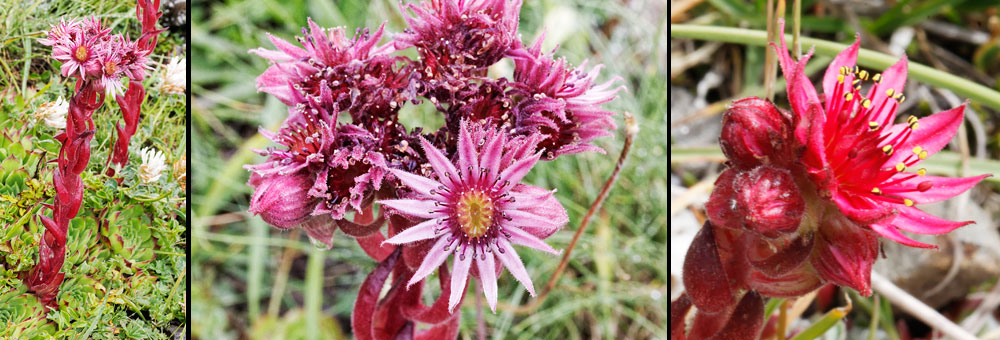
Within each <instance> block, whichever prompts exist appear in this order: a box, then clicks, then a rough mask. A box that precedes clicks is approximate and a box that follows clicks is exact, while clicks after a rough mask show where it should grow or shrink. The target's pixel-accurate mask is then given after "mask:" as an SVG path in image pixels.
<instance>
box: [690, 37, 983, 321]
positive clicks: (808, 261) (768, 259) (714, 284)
mask: <svg viewBox="0 0 1000 340" xmlns="http://www.w3.org/2000/svg"><path fill="white" fill-rule="evenodd" d="M783 28H784V23H783V22H781V24H780V25H779V31H784V30H783ZM779 36H780V37H781V46H780V48H779V47H778V46H777V45H775V44H771V46H772V47H774V48H775V50H776V51H777V52H778V60H779V62H780V64H781V69H782V73H783V74H784V76H785V78H786V79H787V81H788V82H787V90H788V91H787V93H788V99H789V106H790V107H791V110H790V111H786V110H784V109H781V108H778V107H776V106H775V105H773V104H772V103H771V102H769V101H767V100H764V99H760V98H744V99H740V100H737V101H735V102H734V103H733V105H732V107H730V108H729V110H727V111H726V112H725V114H724V115H723V127H722V132H721V136H720V138H719V143H720V145H721V147H722V151H723V153H724V154H725V155H726V158H727V160H728V161H727V165H728V166H729V167H728V168H727V169H726V170H725V171H723V172H722V173H721V174H720V175H719V178H718V179H717V180H716V182H715V185H716V187H715V189H714V191H713V192H712V195H711V197H710V198H709V201H708V203H707V204H706V206H705V208H706V211H707V215H708V221H706V222H705V225H704V226H703V227H702V229H701V231H700V232H699V233H698V235H697V236H695V240H694V243H693V244H692V245H691V248H690V249H689V250H688V253H687V257H686V258H685V262H684V268H683V273H684V286H685V288H686V290H687V292H686V293H685V294H683V295H682V296H681V297H680V298H678V299H677V300H676V301H674V302H673V303H672V308H671V339H704V338H709V337H712V338H713V339H715V338H717V339H757V337H758V336H759V335H760V333H761V330H762V329H763V325H764V320H763V316H764V304H763V298H764V297H796V296H800V295H803V294H806V293H808V292H810V291H813V290H815V289H817V288H819V287H820V286H822V285H824V284H834V285H837V286H842V287H847V288H851V289H854V290H856V291H858V292H859V293H860V294H861V295H863V296H869V295H871V294H872V289H871V271H872V264H873V263H874V262H875V259H876V257H877V256H878V252H879V242H880V237H884V238H887V239H890V240H892V241H895V242H898V243H900V244H904V245H907V246H911V247H920V248H937V246H934V245H930V244H925V243H921V242H918V241H915V240H913V239H911V238H910V237H909V236H907V235H906V234H904V233H903V232H910V233H917V234H944V233H948V232H950V231H952V230H955V229H956V228H959V227H962V226H965V225H968V224H970V223H972V222H971V221H965V222H955V221H949V220H945V219H942V218H939V217H935V216H933V215H930V214H928V213H926V212H924V211H922V210H920V209H919V208H918V205H919V204H925V203H933V202H938V201H942V200H945V199H948V198H950V197H954V196H956V195H958V194H961V193H962V192H965V191H966V190H968V189H970V188H972V187H973V186H975V185H976V183H979V181H981V180H982V179H983V178H985V177H988V176H990V175H982V176H976V177H968V178H949V177H938V176H931V175H928V174H927V170H926V169H924V168H921V167H920V163H921V162H922V161H923V160H925V159H927V158H928V157H930V156H932V155H933V154H934V153H936V152H938V151H940V150H941V149H942V148H944V146H945V145H946V144H947V143H948V142H949V141H950V140H951V139H952V137H954V135H955V133H956V132H957V129H958V128H959V126H960V125H961V123H962V114H963V112H964V110H965V105H966V104H963V105H961V106H958V107H956V108H953V109H950V110H947V111H944V112H939V113H935V114H932V115H930V116H927V117H924V118H917V117H914V116H908V117H907V118H906V119H897V110H898V108H899V105H900V104H901V103H902V102H903V101H905V100H906V97H905V95H904V94H903V93H904V92H903V85H904V84H905V83H906V71H907V59H906V57H905V56H903V58H901V59H900V60H899V61H898V62H897V63H896V64H894V65H893V66H891V67H889V68H888V69H886V70H885V71H883V72H881V73H873V72H869V71H867V70H863V69H860V68H859V67H858V66H857V55H858V48H859V45H860V36H859V37H858V39H857V40H856V41H855V42H854V44H852V45H850V46H849V47H848V48H847V49H845V50H844V51H842V52H840V54H838V55H837V57H836V58H835V59H834V60H833V62H832V63H831V64H830V65H829V66H828V67H827V70H826V72H825V74H824V77H823V83H822V87H823V88H822V89H823V94H822V96H820V95H818V94H817V91H816V89H815V88H814V87H813V85H812V84H811V83H810V81H809V78H808V77H807V76H806V74H805V65H806V62H807V61H808V60H809V58H810V57H811V55H812V52H810V53H808V54H806V55H804V56H803V57H802V58H801V59H799V60H795V59H793V58H792V57H791V56H790V55H789V53H788V49H787V47H786V45H785V40H784V35H783V34H782V35H779ZM897 121H898V122H897ZM692 306H694V307H696V308H697V311H696V312H695V316H694V322H693V324H692V325H691V327H690V330H689V331H688V330H687V328H686V327H685V318H686V315H687V314H688V311H689V310H690V308H691V307H692Z"/></svg>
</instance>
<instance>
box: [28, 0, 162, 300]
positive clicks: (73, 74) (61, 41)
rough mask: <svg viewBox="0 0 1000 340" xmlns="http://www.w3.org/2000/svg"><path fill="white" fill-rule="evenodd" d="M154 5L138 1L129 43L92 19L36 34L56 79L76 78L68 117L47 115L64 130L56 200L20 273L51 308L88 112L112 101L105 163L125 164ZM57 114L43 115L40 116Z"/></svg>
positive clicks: (79, 192)
mask: <svg viewBox="0 0 1000 340" xmlns="http://www.w3.org/2000/svg"><path fill="white" fill-rule="evenodd" d="M159 3H160V2H159V0H154V1H150V0H139V1H138V4H137V7H136V18H138V20H139V21H140V23H141V27H142V33H141V35H140V36H139V38H138V39H137V40H135V41H132V40H131V39H130V38H129V37H128V36H127V35H124V36H123V35H121V34H111V29H110V28H107V27H105V26H104V24H103V23H102V22H101V20H100V19H98V18H97V17H91V18H88V19H83V20H71V21H65V20H62V21H60V22H59V23H58V24H56V25H53V26H52V28H51V29H50V30H49V31H47V32H45V33H46V37H45V38H42V39H39V42H40V43H42V44H43V45H46V46H51V47H52V58H53V59H56V60H58V61H60V62H62V67H61V68H60V72H61V74H62V76H63V77H67V78H71V79H75V81H76V85H75V91H76V93H75V94H74V95H73V96H72V97H71V98H70V100H69V105H68V107H66V109H67V110H68V114H63V117H64V119H65V124H55V123H52V122H49V118H46V122H47V124H48V125H50V126H60V127H64V128H65V129H66V130H65V131H64V132H62V133H60V134H59V135H57V136H56V139H57V140H58V141H59V142H60V143H62V146H61V147H60V149H59V155H58V157H57V158H56V163H57V167H56V170H55V172H54V175H53V179H52V181H53V184H54V186H55V189H56V196H55V198H54V202H53V204H52V205H51V206H49V207H50V208H51V210H52V217H48V216H45V215H40V216H39V219H40V220H41V222H42V225H44V226H45V233H44V235H43V237H42V243H41V244H40V246H39V252H38V262H37V264H36V265H35V267H34V268H32V270H31V271H30V272H28V273H25V275H24V276H23V278H24V280H25V283H26V284H27V285H28V287H29V289H30V291H32V292H33V293H34V294H35V295H36V296H37V297H38V298H39V300H40V301H41V302H42V303H44V304H46V305H48V306H50V307H55V306H56V297H57V295H58V293H59V285H60V284H61V283H62V281H63V278H64V276H65V275H64V273H61V272H60V270H61V268H62V265H63V261H64V257H65V251H66V233H67V230H68V227H69V222H70V220H72V219H73V218H74V217H75V216H76V215H77V213H78V212H79V210H80V205H81V203H82V201H83V183H82V180H81V177H80V175H81V174H82V173H83V171H84V170H86V168H87V164H88V163H89V162H90V153H91V150H90V142H91V140H92V139H93V137H94V132H95V125H94V120H93V114H94V112H95V111H96V110H97V109H98V108H100V107H101V105H102V104H103V103H104V99H105V97H106V96H112V97H114V98H115V100H116V101H117V102H118V106H119V107H120V108H121V110H122V115H123V116H124V120H125V125H124V126H122V125H121V124H118V125H117V126H116V127H117V129H118V139H117V141H116V142H115V145H114V147H113V150H112V152H111V153H110V155H109V157H108V161H110V162H112V163H114V165H115V166H117V167H121V166H123V165H124V164H125V162H126V161H128V144H129V140H130V139H131V137H132V135H133V134H134V133H135V130H136V128H137V127H138V124H139V114H140V106H141V105H142V101H143V99H144V98H145V90H144V89H143V87H142V80H143V79H145V76H146V70H148V69H149V68H150V67H149V65H147V63H148V56H149V55H150V54H151V53H152V52H153V49H154V48H155V47H156V39H157V35H159V33H160V32H161V31H162V30H158V29H156V20H157V19H158V18H159V16H160V12H159V10H158V8H159ZM123 78H126V79H127V81H128V85H127V87H126V86H125V85H123V84H122V79H123ZM123 91H124V93H123ZM55 108H60V106H58V105H57V106H56V107H55ZM43 109H44V108H43ZM58 116H59V115H57V114H55V113H46V117H58ZM108 175H109V176H113V175H114V169H113V168H109V169H108Z"/></svg>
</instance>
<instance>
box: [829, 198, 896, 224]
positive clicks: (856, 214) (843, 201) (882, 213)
mask: <svg viewBox="0 0 1000 340" xmlns="http://www.w3.org/2000/svg"><path fill="white" fill-rule="evenodd" d="M833 202H834V203H836V204H837V207H838V208H840V211H841V212H842V213H843V214H844V215H846V216H847V217H849V218H851V220H854V221H855V222H858V223H859V224H871V223H877V222H882V221H885V220H887V219H890V218H891V217H892V215H893V214H894V213H895V212H894V211H893V210H892V207H891V206H889V205H885V204H879V203H878V202H875V201H872V200H871V199H869V198H866V197H863V196H856V195H854V194H852V193H850V192H844V191H836V192H834V193H833Z"/></svg>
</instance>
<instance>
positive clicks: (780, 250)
mask: <svg viewBox="0 0 1000 340" xmlns="http://www.w3.org/2000/svg"><path fill="white" fill-rule="evenodd" d="M749 241H750V244H749V245H748V246H747V260H749V262H750V264H751V265H753V267H754V269H757V270H758V271H760V272H761V273H764V274H766V275H768V276H778V275H782V274H784V273H787V272H789V271H791V270H794V269H797V268H799V266H802V264H803V263H805V262H806V260H807V259H809V253H810V252H812V249H813V233H809V234H808V235H801V236H799V237H797V238H795V239H784V238H782V239H777V240H767V239H764V238H763V237H759V236H756V235H753V236H752V237H750V238H749Z"/></svg>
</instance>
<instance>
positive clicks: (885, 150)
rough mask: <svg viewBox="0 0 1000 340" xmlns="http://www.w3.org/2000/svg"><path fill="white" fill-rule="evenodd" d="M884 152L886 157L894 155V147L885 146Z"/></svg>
mask: <svg viewBox="0 0 1000 340" xmlns="http://www.w3.org/2000/svg"><path fill="white" fill-rule="evenodd" d="M882 152H884V153H885V154H886V155H892V145H886V146H883V147H882Z"/></svg>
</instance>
